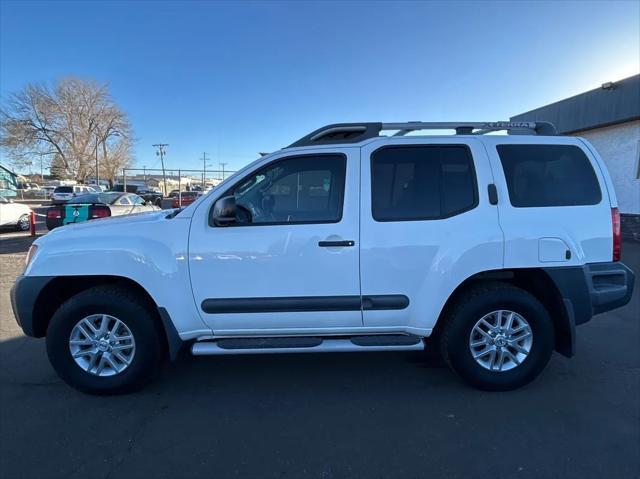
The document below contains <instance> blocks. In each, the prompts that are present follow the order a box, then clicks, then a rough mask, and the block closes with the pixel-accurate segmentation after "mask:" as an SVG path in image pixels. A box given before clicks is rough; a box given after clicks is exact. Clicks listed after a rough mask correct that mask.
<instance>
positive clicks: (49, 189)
mask: <svg viewBox="0 0 640 479" xmlns="http://www.w3.org/2000/svg"><path fill="white" fill-rule="evenodd" d="M55 189H56V187H55V186H43V187H42V188H40V189H39V190H38V191H36V196H38V197H42V198H49V197H50V196H51V194H52V193H53V192H54V190H55Z"/></svg>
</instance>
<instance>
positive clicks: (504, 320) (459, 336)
mask: <svg viewBox="0 0 640 479" xmlns="http://www.w3.org/2000/svg"><path fill="white" fill-rule="evenodd" d="M443 319H444V320H445V323H444V325H443V331H442V335H441V337H440V347H441V352H442V355H443V357H444V359H445V361H446V362H447V363H448V364H449V365H450V366H451V368H452V369H453V370H454V371H455V372H456V373H457V374H458V375H459V376H461V377H462V379H464V380H465V381H466V382H468V383H469V384H471V385H473V386H475V387H477V388H479V389H485V390H496V391H505V390H511V389H516V388H519V387H521V386H524V385H525V384H527V383H529V382H531V381H532V380H533V379H535V377H536V376H537V375H538V374H539V373H540V372H541V371H542V370H543V369H544V367H545V366H546V364H547V362H548V361H549V358H550V357H551V353H552V351H553V345H554V330H553V324H552V322H551V318H550V316H549V313H548V312H547V310H546V309H545V308H544V306H543V305H542V304H541V303H540V302H539V301H538V300H537V299H536V298H535V297H534V296H533V295H531V294H530V293H528V292H527V291H524V290H522V289H520V288H516V287H514V286H511V285H508V284H501V283H491V284H485V285H480V286H477V287H474V288H472V289H470V290H469V291H468V292H467V293H466V294H465V295H464V296H463V297H462V298H460V299H459V300H458V302H457V304H455V305H454V306H453V308H452V309H451V311H450V313H449V314H448V315H447V317H446V318H443Z"/></svg>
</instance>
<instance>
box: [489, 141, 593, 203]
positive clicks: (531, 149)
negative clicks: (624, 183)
mask: <svg viewBox="0 0 640 479" xmlns="http://www.w3.org/2000/svg"><path fill="white" fill-rule="evenodd" d="M496 148H497V150H498V155H499V156H500V162H501V163H502V169H503V170H504V175H505V178H506V180H507V188H508V190H509V200H510V201H511V204H512V205H513V206H515V207H518V208H531V207H544V206H580V205H595V204H598V203H600V200H601V199H602V193H601V191H600V185H599V184H598V178H597V177H596V174H595V172H594V171H593V167H592V166H591V162H590V161H589V159H588V158H587V156H586V155H585V154H584V152H583V151H582V150H581V149H580V148H579V147H577V146H575V145H498V146H497V147H496Z"/></svg>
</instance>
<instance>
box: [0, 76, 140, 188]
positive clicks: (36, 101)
mask: <svg viewBox="0 0 640 479" xmlns="http://www.w3.org/2000/svg"><path fill="white" fill-rule="evenodd" d="M132 141H133V140H132V133H131V125H130V123H129V121H128V119H127V116H126V114H125V113H124V112H123V111H122V110H120V108H118V106H117V105H116V104H115V103H114V101H113V99H112V98H111V96H110V94H109V91H108V88H107V85H104V84H102V85H100V84H97V83H96V82H93V81H86V80H81V79H78V78H65V79H63V80H61V81H59V82H58V83H56V85H55V86H54V88H53V89H51V88H49V87H48V86H46V85H43V84H37V85H27V86H26V87H25V88H24V89H23V90H21V91H19V92H17V93H14V94H11V95H10V96H9V97H8V100H7V101H6V103H5V104H4V105H3V106H2V108H0V147H2V148H3V150H4V151H6V153H7V156H8V157H9V158H10V159H11V160H12V162H13V163H14V164H16V166H19V165H21V164H24V163H25V162H28V161H33V158H34V156H35V155H40V154H42V153H44V154H47V155H48V158H49V163H50V164H51V165H52V167H53V166H55V170H56V175H57V176H64V177H71V178H75V179H77V180H80V181H85V180H86V178H87V177H88V176H89V175H91V174H94V175H95V173H96V172H95V161H94V158H95V154H96V149H97V148H98V145H101V149H102V154H103V157H104V161H105V164H104V167H105V169H106V168H109V166H108V162H109V159H110V158H112V157H114V158H118V161H119V162H120V163H122V162H123V161H125V162H126V161H130V153H131V147H130V145H131V142H132ZM122 142H125V143H127V144H128V145H129V147H128V148H124V149H123V148H122V146H118V145H119V144H120V143H122ZM113 149H117V150H118V151H117V153H116V154H115V155H114V154H113V153H112V151H111V150H113ZM123 151H124V152H126V154H127V155H129V159H127V158H123V157H122V154H123Z"/></svg>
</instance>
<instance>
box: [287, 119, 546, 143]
mask: <svg viewBox="0 0 640 479" xmlns="http://www.w3.org/2000/svg"><path fill="white" fill-rule="evenodd" d="M385 130H387V131H396V133H394V134H393V135H392V136H404V135H406V134H407V133H410V132H412V131H419V130H455V132H456V135H483V134H485V133H489V132H492V131H506V132H507V133H508V134H510V135H555V134H556V128H555V126H553V124H552V123H549V122H547V121H488V122H463V121H449V122H424V121H408V122H405V123H380V122H376V123H335V124H333V125H327V126H323V127H322V128H319V129H317V130H315V131H313V132H311V133H309V134H308V135H307V136H304V137H302V138H300V139H299V140H298V141H296V142H295V143H292V144H291V145H289V148H291V147H295V146H311V145H327V144H339V143H358V142H361V141H363V140H368V139H369V138H376V137H379V136H380V132H382V131H385Z"/></svg>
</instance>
